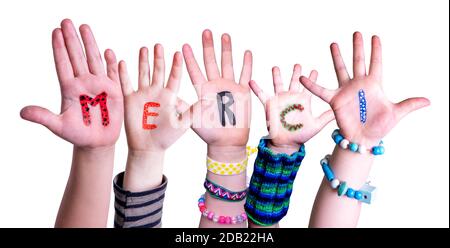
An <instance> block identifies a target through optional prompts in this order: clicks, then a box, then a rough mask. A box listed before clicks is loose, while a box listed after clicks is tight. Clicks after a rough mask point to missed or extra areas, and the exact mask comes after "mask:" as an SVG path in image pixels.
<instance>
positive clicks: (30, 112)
mask: <svg viewBox="0 0 450 248" xmlns="http://www.w3.org/2000/svg"><path fill="white" fill-rule="evenodd" d="M20 116H21V117H22V118H23V119H25V120H27V121H31V122H35V123H38V124H41V125H43V126H45V127H46V128H48V129H49V130H50V131H52V132H53V133H55V134H57V135H60V134H61V128H62V122H61V119H60V118H59V116H58V115H56V114H54V113H52V112H51V111H50V110H48V109H45V108H42V107H38V106H27V107H25V108H23V109H22V110H21V111H20Z"/></svg>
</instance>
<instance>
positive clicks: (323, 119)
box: [316, 109, 334, 131]
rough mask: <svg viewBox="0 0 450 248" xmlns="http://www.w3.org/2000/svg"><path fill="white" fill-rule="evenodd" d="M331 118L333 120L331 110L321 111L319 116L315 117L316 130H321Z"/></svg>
mask: <svg viewBox="0 0 450 248" xmlns="http://www.w3.org/2000/svg"><path fill="white" fill-rule="evenodd" d="M332 120H334V113H333V110H331V109H330V110H327V111H325V112H323V113H322V114H321V115H320V116H319V117H317V119H316V123H317V125H316V126H317V128H318V131H320V130H322V129H323V128H324V127H325V126H326V125H327V124H328V123H330V122H331V121H332Z"/></svg>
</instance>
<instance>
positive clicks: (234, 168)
mask: <svg viewBox="0 0 450 248" xmlns="http://www.w3.org/2000/svg"><path fill="white" fill-rule="evenodd" d="M257 151H258V148H256V147H250V146H247V157H246V158H245V159H244V160H243V161H241V162H238V163H225V162H218V161H215V160H213V159H211V158H209V157H206V167H207V168H208V171H210V172H212V173H214V174H217V175H221V176H232V175H239V174H241V173H242V172H244V171H245V170H246V169H247V164H248V157H249V156H250V155H252V154H253V153H256V152H257Z"/></svg>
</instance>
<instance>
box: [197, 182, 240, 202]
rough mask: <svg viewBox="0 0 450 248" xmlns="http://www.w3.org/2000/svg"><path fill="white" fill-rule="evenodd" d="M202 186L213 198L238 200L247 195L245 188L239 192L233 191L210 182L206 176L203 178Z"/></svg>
mask: <svg viewBox="0 0 450 248" xmlns="http://www.w3.org/2000/svg"><path fill="white" fill-rule="evenodd" d="M203 186H204V187H205V189H206V191H207V192H208V193H209V194H210V195H211V196H212V197H213V198H216V199H219V200H223V201H230V202H239V201H242V200H244V199H245V197H246V196H247V189H245V190H243V191H240V192H233V191H230V190H228V189H226V188H224V187H222V186H220V185H217V184H215V183H213V182H211V181H210V180H209V179H208V178H206V179H205V183H204V184H203Z"/></svg>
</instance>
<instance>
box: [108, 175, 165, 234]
mask: <svg viewBox="0 0 450 248" xmlns="http://www.w3.org/2000/svg"><path fill="white" fill-rule="evenodd" d="M123 177H124V172H122V173H120V174H118V175H117V176H116V177H115V178H114V194H115V202H114V208H115V212H116V214H115V217H114V227H115V228H133V227H134V228H137V227H141V228H156V227H161V217H162V208H163V203H164V194H165V191H166V188H167V178H166V177H165V176H163V182H162V184H161V185H160V186H159V187H157V188H155V189H152V190H148V191H143V192H130V191H126V190H124V189H123V187H122V185H123Z"/></svg>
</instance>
